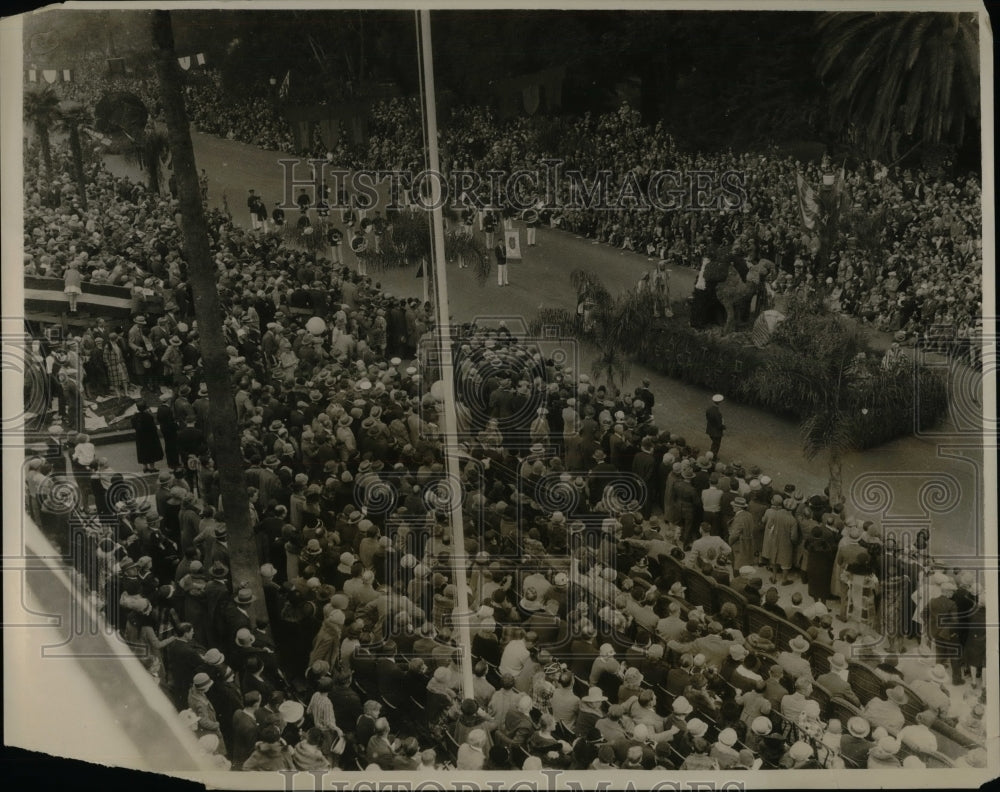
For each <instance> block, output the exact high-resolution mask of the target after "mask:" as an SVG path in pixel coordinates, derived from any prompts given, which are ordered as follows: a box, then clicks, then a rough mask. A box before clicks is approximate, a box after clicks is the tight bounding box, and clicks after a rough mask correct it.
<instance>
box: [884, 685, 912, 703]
mask: <svg viewBox="0 0 1000 792" xmlns="http://www.w3.org/2000/svg"><path fill="white" fill-rule="evenodd" d="M885 696H886V698H887V699H889V701H891V702H893V703H894V704H897V705H898V706H900V707H902V706H904V705H905V704H906V701H907V698H906V691H905V690H903V688H901V687H900V686H899V685H896V686H895V687H891V688H889V689H888V690H887V691H886V692H885Z"/></svg>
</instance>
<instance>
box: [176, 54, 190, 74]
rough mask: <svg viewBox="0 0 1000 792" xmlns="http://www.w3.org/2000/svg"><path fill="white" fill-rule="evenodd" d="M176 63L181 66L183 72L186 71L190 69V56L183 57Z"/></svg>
mask: <svg viewBox="0 0 1000 792" xmlns="http://www.w3.org/2000/svg"><path fill="white" fill-rule="evenodd" d="M177 62H178V63H179V64H180V65H181V68H182V69H184V71H187V70H188V69H190V68H191V56H190V55H185V56H184V57H183V58H178V59H177Z"/></svg>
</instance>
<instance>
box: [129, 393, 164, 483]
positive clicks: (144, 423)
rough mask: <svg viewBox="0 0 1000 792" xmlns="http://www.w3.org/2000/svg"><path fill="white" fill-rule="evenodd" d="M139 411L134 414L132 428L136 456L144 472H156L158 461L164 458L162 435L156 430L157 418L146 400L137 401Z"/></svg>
mask: <svg viewBox="0 0 1000 792" xmlns="http://www.w3.org/2000/svg"><path fill="white" fill-rule="evenodd" d="M135 406H136V409H137V410H138V411H139V412H137V413H136V414H135V415H133V416H132V429H133V430H134V431H135V456H136V459H137V461H138V462H139V464H140V465H142V472H143V473H155V472H156V463H157V462H159V461H160V460H161V459H163V446H162V445H160V435H159V434H158V433H157V431H156V420H155V419H154V418H153V414H152V413H151V412H150V411H149V406H148V405H147V404H146V402H144V401H138V402H136V405H135Z"/></svg>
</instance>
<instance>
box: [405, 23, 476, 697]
mask: <svg viewBox="0 0 1000 792" xmlns="http://www.w3.org/2000/svg"><path fill="white" fill-rule="evenodd" d="M417 15H418V16H417V27H418V29H419V31H420V55H421V59H420V60H421V69H422V73H423V89H424V96H423V99H424V120H425V123H426V125H427V165H428V168H429V169H430V172H431V173H433V174H440V173H441V161H440V157H439V156H438V128H437V110H436V106H435V102H434V95H435V94H434V52H433V49H432V48H431V15H430V11H428V10H426V9H425V10H421V11H418V12H417ZM442 178H443V177H442ZM430 183H431V201H432V209H431V228H432V232H433V233H432V236H431V241H432V245H431V256H432V258H433V261H432V262H430V266H433V267H434V287H435V291H436V292H437V327H438V339H437V340H438V350H437V351H438V360H439V361H440V369H441V381H442V384H443V385H444V458H445V471H446V473H447V476H448V492H449V498H448V500H449V505H450V507H451V515H450V517H451V530H452V539H451V559H452V565H453V566H452V569H453V574H454V579H455V581H454V582H455V590H456V595H457V596H456V602H455V610H454V622H455V626H457V628H458V641H459V646H461V648H462V690H463V692H464V695H465V698H474V694H473V686H472V636H471V633H470V630H469V617H470V616H471V611H470V610H469V585H468V578H467V565H466V562H467V560H468V559H467V557H466V552H465V531H464V526H463V520H462V501H461V497H460V496H461V492H460V482H461V474H460V472H459V462H458V460H459V457H458V415H457V413H456V410H455V376H454V364H453V361H452V354H451V353H452V344H451V342H452V338H451V318H450V316H449V311H448V278H447V272H446V271H445V265H446V259H445V252H444V216H443V214H442V211H441V181H440V180H439V179H438V178H435V177H431V178H430ZM428 274H429V273H427V272H425V273H424V276H425V278H426V276H427V275H428Z"/></svg>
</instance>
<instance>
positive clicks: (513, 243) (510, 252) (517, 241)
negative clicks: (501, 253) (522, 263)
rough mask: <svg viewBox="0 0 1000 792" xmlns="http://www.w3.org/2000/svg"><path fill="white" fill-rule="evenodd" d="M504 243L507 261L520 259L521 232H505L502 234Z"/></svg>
mask: <svg viewBox="0 0 1000 792" xmlns="http://www.w3.org/2000/svg"><path fill="white" fill-rule="evenodd" d="M504 242H505V244H506V245H507V259H508V260H510V259H518V260H520V258H521V232H520V231H517V230H514V231H505V232H504Z"/></svg>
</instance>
